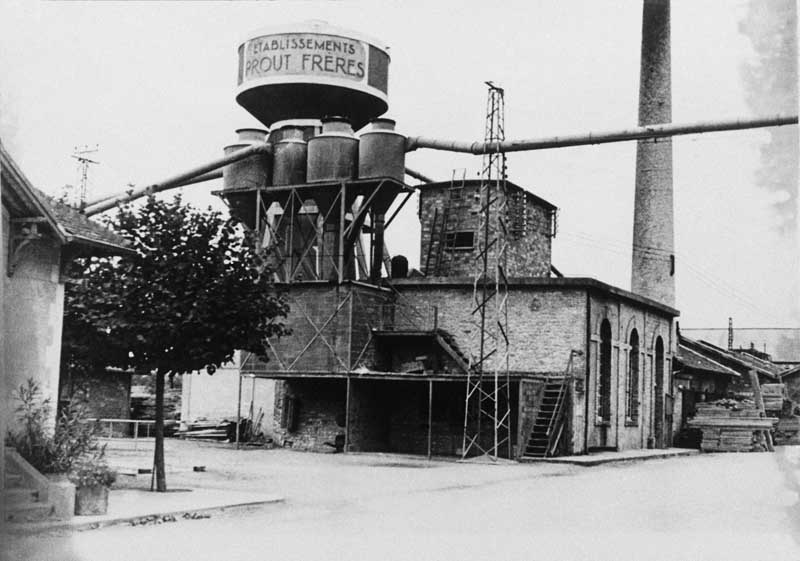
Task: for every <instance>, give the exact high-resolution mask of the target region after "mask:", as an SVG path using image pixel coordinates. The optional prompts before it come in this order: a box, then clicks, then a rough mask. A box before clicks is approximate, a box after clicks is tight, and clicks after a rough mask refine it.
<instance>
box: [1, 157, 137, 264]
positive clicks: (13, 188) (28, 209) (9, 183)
mask: <svg viewBox="0 0 800 561" xmlns="http://www.w3.org/2000/svg"><path fill="white" fill-rule="evenodd" d="M0 175H2V183H3V193H2V201H3V205H5V206H6V207H7V208H8V209H9V213H10V215H11V217H12V218H31V219H33V218H35V219H40V220H43V221H44V223H43V224H44V227H45V228H46V229H47V230H48V231H49V232H50V234H51V235H53V236H54V237H55V238H56V239H57V240H58V241H59V242H60V243H61V244H62V245H67V244H70V245H72V246H84V247H85V246H90V247H91V248H92V250H91V252H92V253H97V252H98V250H100V251H99V252H100V253H106V254H117V253H124V252H128V251H130V250H129V249H128V247H127V246H128V243H127V241H126V240H125V239H124V238H123V237H122V236H120V235H118V234H116V233H115V232H113V231H111V230H109V229H108V228H106V227H104V226H101V225H100V224H98V223H96V222H92V221H91V220H89V219H88V218H87V217H86V216H84V215H83V214H81V213H80V212H78V210H77V209H74V208H72V207H70V206H68V205H66V204H64V203H61V202H59V201H56V200H55V199H54V198H52V197H50V196H48V195H46V194H45V193H43V192H42V191H40V190H39V189H36V188H35V187H33V185H32V184H31V182H30V181H29V180H28V178H27V177H25V175H24V174H23V173H22V170H20V168H19V166H18V165H17V163H16V162H15V161H14V160H13V158H11V155H10V154H9V153H8V152H7V151H6V149H5V147H4V146H3V145H2V144H0Z"/></svg>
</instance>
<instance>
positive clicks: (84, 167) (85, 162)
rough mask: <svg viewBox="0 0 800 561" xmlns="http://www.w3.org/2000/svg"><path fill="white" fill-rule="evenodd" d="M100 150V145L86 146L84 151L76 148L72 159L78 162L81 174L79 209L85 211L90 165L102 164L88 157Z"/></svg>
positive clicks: (79, 180) (79, 181)
mask: <svg viewBox="0 0 800 561" xmlns="http://www.w3.org/2000/svg"><path fill="white" fill-rule="evenodd" d="M99 150H100V146H99V145H98V144H95V145H94V148H91V149H90V148H89V146H88V145H84V146H83V149H80V150H79V149H78V147H77V146H76V147H75V148H73V150H72V156H71V157H72V158H75V159H76V160H78V172H79V175H80V177H79V179H78V201H77V202H78V208H79V209H80V210H81V211H83V208H84V206H85V205H86V183H87V180H88V177H89V165H90V164H99V163H100V162H98V161H96V160H92V159H90V158H89V157H88V155H89V154H94V153H95V152H98V151H99Z"/></svg>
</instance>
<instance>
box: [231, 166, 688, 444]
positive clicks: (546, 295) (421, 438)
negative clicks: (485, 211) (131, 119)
mask: <svg viewBox="0 0 800 561" xmlns="http://www.w3.org/2000/svg"><path fill="white" fill-rule="evenodd" d="M479 186H480V182H478V181H461V182H444V183H433V184H427V185H423V186H421V187H420V189H419V192H420V205H419V218H420V222H421V231H422V238H421V252H420V254H421V258H420V259H421V269H422V272H423V276H410V277H407V278H397V275H394V278H391V279H383V280H382V282H381V283H380V284H378V285H376V284H369V283H367V282H361V281H359V280H357V279H355V278H350V279H347V280H344V281H343V282H330V281H324V280H320V281H306V282H292V283H286V284H284V285H281V289H282V290H284V291H285V294H286V296H287V298H288V300H289V303H290V308H291V312H290V317H289V320H288V321H289V325H290V327H291V328H292V335H291V336H290V337H284V338H282V339H280V340H276V341H270V342H269V343H268V351H267V356H268V359H269V360H268V361H266V362H264V361H261V360H259V359H258V358H256V357H255V356H253V355H247V356H245V357H244V358H243V361H242V367H241V372H242V373H243V374H244V375H248V376H254V377H258V378H266V379H273V380H275V381H276V386H275V408H274V415H273V423H274V427H273V431H272V432H273V435H274V438H275V441H276V442H277V444H278V445H282V446H286V447H292V448H298V449H303V450H311V451H330V450H349V451H377V452H398V453H412V454H426V453H427V454H429V455H430V454H435V455H456V456H459V455H462V454H463V453H464V425H465V417H466V416H467V415H465V413H466V411H467V404H466V399H465V396H466V393H467V377H468V376H467V375H468V372H469V371H470V369H471V368H474V364H475V356H476V350H475V349H476V346H477V345H479V334H480V328H479V327H476V325H475V317H474V314H473V311H474V308H475V301H474V293H473V290H474V277H473V276H472V275H474V273H475V269H476V259H477V253H478V249H477V244H476V243H475V237H476V236H477V235H479V233H480V232H478V224H479V220H478V218H477V212H478V210H479V209H478V206H477V205H478V204H479V202H478V198H479V197H478V188H479ZM506 196H508V197H509V200H508V204H507V205H506V208H507V216H506V224H507V225H508V226H509V227H508V231H507V238H506V239H507V240H508V253H507V255H508V265H507V275H508V337H509V348H510V355H509V365H508V379H509V384H508V392H507V398H506V399H507V403H506V402H503V406H504V407H505V406H508V409H509V411H510V423H509V424H510V431H509V433H510V435H509V439H510V447H509V450H510V452H511V455H512V456H513V457H522V456H523V455H524V454H525V450H526V449H527V447H528V443H529V440H530V438H532V432H531V431H532V430H533V426H534V424H535V422H536V418H537V416H538V415H540V413H541V412H542V411H543V410H544V409H545V408H546V404H545V398H544V396H545V394H546V393H547V384H549V383H552V381H553V380H554V379H557V380H565V382H564V384H565V387H566V392H567V399H566V404H565V409H566V413H565V414H564V417H563V436H562V437H561V438H560V443H559V446H558V453H562V454H575V453H587V452H589V451H592V450H598V449H613V450H627V449H635V448H644V447H666V446H669V445H671V442H672V435H673V431H672V427H673V425H674V424H675V423H674V419H673V410H674V408H673V390H672V388H673V382H672V375H671V374H672V357H673V349H674V348H675V345H676V342H675V340H674V335H673V328H672V325H673V319H674V318H675V317H676V316H677V315H678V312H677V311H676V310H674V309H673V308H671V307H669V306H665V305H663V304H660V303H658V302H655V301H653V300H650V299H647V298H644V297H641V296H638V295H635V294H632V293H630V292H628V291H625V290H621V289H619V288H615V287H612V286H610V285H607V284H605V283H602V282H599V281H597V280H594V279H589V278H553V277H551V262H550V260H551V241H552V238H553V236H554V235H555V232H556V228H555V218H556V207H555V206H554V205H552V204H551V203H549V202H547V201H544V200H543V199H541V198H539V197H536V196H535V195H533V194H531V193H528V192H527V191H525V190H524V189H522V188H520V187H518V186H516V185H514V184H513V183H510V182H509V183H508V184H507V189H506ZM495 360H497V357H494V358H489V359H487V360H486V361H485V362H484V363H483V369H484V371H487V372H488V371H490V370H492V369H493V368H494V366H495V364H494V363H493V361H495ZM479 438H480V439H483V438H488V435H483V434H481V435H480V436H479Z"/></svg>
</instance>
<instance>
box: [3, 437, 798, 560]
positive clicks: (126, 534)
mask: <svg viewBox="0 0 800 561" xmlns="http://www.w3.org/2000/svg"><path fill="white" fill-rule="evenodd" d="M167 454H168V458H169V461H168V464H169V467H170V468H171V470H172V471H171V472H170V473H169V474H168V484H170V485H171V486H172V487H175V488H178V487H196V486H203V487H206V488H215V489H236V490H243V489H251V490H253V491H259V492H261V491H269V492H278V493H280V494H282V495H283V496H285V497H286V499H287V500H286V502H285V503H283V504H280V505H270V506H266V507H260V508H253V509H246V510H238V511H229V512H225V513H220V514H215V515H213V516H212V517H211V518H209V519H203V520H182V521H178V522H174V523H167V524H161V525H155V526H137V527H112V528H106V529H99V530H91V531H84V532H78V533H75V534H70V535H64V534H54V533H51V534H47V535H39V536H27V537H26V536H12V541H10V542H9V543H7V544H5V543H4V545H6V547H5V550H6V553H7V558H8V559H25V560H39V559H41V560H59V561H61V560H64V561H67V560H82V561H89V560H106V559H115V560H116V559H121V560H127V559H146V560H148V561H150V560H152V561H155V560H160V559H165V560H167V559H168V560H171V561H174V560H184V559H186V560H192V561H201V560H206V559H208V560H212V559H214V560H219V559H224V560H240V559H241V560H246V559H253V560H256V559H259V560H260V559H281V560H288V559H298V560H300V559H302V560H309V559H343V560H345V559H346V560H352V559H382V560H383V559H459V560H465V559H489V558H494V559H526V560H530V559H548V560H553V559H555V560H560V559H565V560H573V559H574V560H579V559H586V560H602V559H613V560H624V559H632V560H633V559H635V560H643V559H644V560H646V559H682V560H706V559H707V560H726V561H727V560H737V559H747V560H753V559H770V560H794V559H800V544H799V543H798V539H800V507H799V506H798V496H799V495H798V491H800V448H788V447H787V448H779V449H778V451H777V452H776V453H775V454H720V455H712V454H709V455H702V456H693V457H686V458H673V459H668V460H651V461H647V462H639V463H631V464H623V465H619V466H600V467H592V468H581V467H573V466H564V465H541V464H537V465H519V464H513V463H503V464H500V465H483V464H464V463H456V462H451V461H433V462H427V461H425V460H423V459H420V458H412V457H401V456H394V455H381V454H347V455H319V454H305V453H299V452H291V451H286V450H246V451H240V452H236V451H235V450H231V449H229V448H226V447H221V446H219V445H210V444H197V443H188V442H170V443H169V447H168V451H167ZM112 458H113V461H114V463H116V464H117V465H129V466H131V467H135V466H138V467H145V466H146V465H147V464H149V462H150V459H149V457H148V455H147V452H140V453H137V454H133V453H130V452H113V456H112ZM141 462H145V463H144V464H142V463H141ZM194 465H204V466H205V467H206V471H205V472H203V473H195V472H193V471H191V469H192V466H194ZM123 484H125V485H142V484H149V479H148V478H147V476H139V477H137V478H136V479H135V480H128V481H127V482H125V483H123Z"/></svg>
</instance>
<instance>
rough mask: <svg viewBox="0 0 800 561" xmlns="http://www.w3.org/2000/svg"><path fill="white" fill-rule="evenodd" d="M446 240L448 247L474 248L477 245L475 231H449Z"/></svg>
mask: <svg viewBox="0 0 800 561" xmlns="http://www.w3.org/2000/svg"><path fill="white" fill-rule="evenodd" d="M444 241H445V247H446V248H447V249H472V248H473V247H475V232H448V233H447V234H445V240H444Z"/></svg>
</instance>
